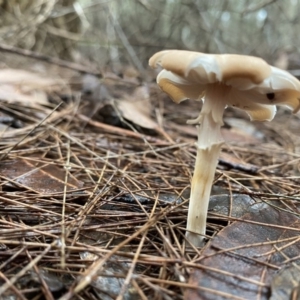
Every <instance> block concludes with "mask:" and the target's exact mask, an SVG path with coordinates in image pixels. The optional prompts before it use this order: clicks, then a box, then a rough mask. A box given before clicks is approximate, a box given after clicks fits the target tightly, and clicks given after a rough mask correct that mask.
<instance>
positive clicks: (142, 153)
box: [0, 55, 300, 300]
mask: <svg viewBox="0 0 300 300" xmlns="http://www.w3.org/2000/svg"><path fill="white" fill-rule="evenodd" d="M21 60H22V58H21V57H19V56H17V55H11V56H9V58H8V56H5V57H1V61H2V62H3V61H5V63H2V64H1V69H0V99H1V101H0V132H1V139H0V147H1V148H0V151H1V152H0V155H1V161H0V214H1V217H0V245H1V247H0V281H1V286H0V295H1V299H47V300H48V299H60V300H67V299H104V300H106V299H118V300H120V299H128V300H131V299H153V300H160V299H161V300H163V299H166V300H168V299H184V298H185V299H188V300H189V299H269V297H270V295H272V296H271V297H272V299H285V297H287V298H286V299H288V297H290V296H291V295H293V296H295V295H297V294H298V290H299V289H300V286H298V284H299V280H298V279H297V278H299V273H300V271H299V270H300V269H299V267H298V263H299V259H300V256H299V253H300V252H299V250H300V237H299V234H298V232H299V231H300V222H299V200H300V188H299V183H300V134H299V117H300V116H299V114H298V115H297V114H296V115H292V114H291V112H290V111H288V110H286V109H284V108H280V109H279V110H278V113H277V116H276V117H275V119H274V120H273V121H272V122H266V123H258V122H250V121H249V118H248V117H247V116H246V115H245V114H243V113H241V112H239V111H237V110H232V109H227V110H226V112H225V115H224V121H225V125H224V127H223V129H222V134H223V137H224V139H225V143H224V146H223V148H222V154H221V157H220V160H219V165H218V169H217V172H216V176H215V183H214V188H213V191H212V197H211V203H210V210H209V215H208V227H207V243H206V245H205V246H204V247H203V248H202V249H196V248H191V247H188V246H187V243H186V241H185V226H186V218H187V209H188V199H189V191H190V181H191V176H192V172H193V166H194V160H195V154H196V149H195V146H194V143H195V140H196V138H197V132H196V128H195V127H194V126H192V125H187V124H186V121H187V120H188V119H192V118H195V117H197V116H198V113H199V111H200V108H201V103H200V102H195V101H190V100H189V101H186V102H184V103H181V104H180V105H177V104H175V103H172V101H171V100H170V99H169V98H168V97H167V96H166V95H164V94H163V93H162V92H161V91H160V90H159V88H158V87H157V85H156V83H155V74H154V72H153V71H152V70H149V74H147V77H148V78H147V80H145V79H143V78H141V77H140V74H138V73H137V72H136V71H135V70H133V69H132V68H130V67H126V66H124V67H122V68H120V70H121V71H120V74H115V73H113V72H111V71H108V70H101V74H102V76H101V78H97V77H95V76H92V75H86V74H82V73H80V72H76V71H74V70H73V71H72V70H67V69H66V68H62V67H58V66H56V65H53V64H47V63H42V62H41V61H37V60H33V59H29V58H27V59H26V60H25V61H24V58H23V60H22V62H21ZM20 66H22V67H20ZM16 68H17V69H16ZM149 78H150V79H149ZM282 296H283V298H282ZM295 297H297V296H295ZM293 299H296V298H293Z"/></svg>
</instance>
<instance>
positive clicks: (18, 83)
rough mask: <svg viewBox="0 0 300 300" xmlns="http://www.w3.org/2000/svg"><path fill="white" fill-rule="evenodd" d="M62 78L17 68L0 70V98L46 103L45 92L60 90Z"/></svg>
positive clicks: (12, 100)
mask: <svg viewBox="0 0 300 300" xmlns="http://www.w3.org/2000/svg"><path fill="white" fill-rule="evenodd" d="M63 85H64V82H63V81H62V80H57V79H52V78H47V77H42V76H41V75H40V74H36V73H32V72H28V71H25V70H18V69H2V70H0V100H2V101H3V100H5V101H8V102H26V103H30V104H32V103H39V104H47V103H48V100H47V92H50V91H58V90H61V87H62V86H63Z"/></svg>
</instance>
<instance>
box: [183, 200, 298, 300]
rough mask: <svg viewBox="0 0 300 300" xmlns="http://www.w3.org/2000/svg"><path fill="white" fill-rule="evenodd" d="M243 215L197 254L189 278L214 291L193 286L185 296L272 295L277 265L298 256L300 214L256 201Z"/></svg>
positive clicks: (245, 296) (262, 297)
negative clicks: (299, 216) (218, 293)
mask: <svg viewBox="0 0 300 300" xmlns="http://www.w3.org/2000/svg"><path fill="white" fill-rule="evenodd" d="M241 220H243V221H236V222H233V223H232V224H231V225H230V226H228V227H226V228H225V229H223V230H222V231H221V232H220V233H219V234H218V235H217V236H216V237H215V238H214V239H213V240H212V241H211V242H210V243H209V245H208V247H207V248H206V249H205V250H204V251H203V253H202V256H201V258H200V259H198V263H199V264H198V269H196V270H195V272H194V273H192V274H191V277H190V284H193V285H195V286H198V287H201V288H208V289H210V292H208V291H203V290H189V291H188V292H187V293H186V295H185V296H186V297H185V299H189V300H196V299H213V300H218V299H228V298H226V297H223V296H220V295H217V294H216V293H215V291H217V292H223V293H226V294H228V295H231V298H230V299H249V300H251V299H268V298H269V293H270V283H271V280H272V277H273V276H274V274H275V273H276V271H277V270H278V269H280V268H281V267H282V266H284V265H285V264H286V259H291V260H292V259H297V258H298V255H299V251H300V241H299V239H298V238H297V236H298V235H299V231H300V220H299V218H297V217H296V216H294V215H292V214H290V213H288V212H284V211H281V210H277V209H275V208H272V207H270V206H269V205H267V204H265V203H258V204H256V205H254V206H252V208H251V211H250V212H249V213H248V214H246V215H244V216H243V217H242V218H241ZM247 221H249V222H247ZM295 229H296V230H295ZM288 238H290V240H288V241H285V242H280V241H279V240H283V239H288ZM293 238H294V239H293ZM292 241H293V243H292ZM232 248H237V249H235V250H234V249H233V250H230V249H232Z"/></svg>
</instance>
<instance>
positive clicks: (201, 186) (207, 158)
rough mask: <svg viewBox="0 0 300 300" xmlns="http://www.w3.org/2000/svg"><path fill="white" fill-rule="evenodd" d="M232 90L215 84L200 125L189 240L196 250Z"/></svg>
mask: <svg viewBox="0 0 300 300" xmlns="http://www.w3.org/2000/svg"><path fill="white" fill-rule="evenodd" d="M228 90H229V88H228V87H227V86H225V85H221V84H213V85H211V87H210V88H209V89H208V90H207V93H206V96H205V100H204V104H203V107H202V111H201V114H200V116H199V118H198V120H200V122H201V125H200V126H197V130H198V142H197V144H196V147H197V157H196V163H195V170H194V175H193V178H192V187H191V196H190V203H189V211H188V220H187V232H186V238H187V240H188V241H189V242H190V243H191V244H193V245H194V246H196V247H200V246H202V245H203V240H204V237H205V229H206V218H207V210H208V203H209V198H210V193H211V188H212V184H213V180H214V176H215V171H216V168H217V164H218V158H219V155H220V151H221V147H222V144H223V139H222V136H221V132H220V128H221V126H222V125H223V122H222V117H223V112H224V109H225V107H226V103H225V102H224V100H223V99H224V98H225V97H224V96H225V94H226V93H227V91H228Z"/></svg>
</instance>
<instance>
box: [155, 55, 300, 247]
mask: <svg viewBox="0 0 300 300" xmlns="http://www.w3.org/2000/svg"><path fill="white" fill-rule="evenodd" d="M149 65H150V66H151V67H152V68H156V67H158V66H161V67H162V68H163V70H162V71H161V72H160V73H159V75H158V76H157V83H158V85H159V86H160V88H161V89H162V90H163V91H164V92H166V93H167V94H168V95H169V96H170V97H171V98H172V99H173V101H174V102H176V103H180V102H181V101H183V100H186V99H195V100H200V99H202V100H203V105H202V109H201V112H200V114H199V117H198V118H197V119H195V120H189V121H188V123H189V124H201V125H199V126H197V128H198V141H197V143H196V146H197V157H196V164H195V170H194V174H193V178H192V184H191V195H190V203H189V211H188V219H187V232H186V237H187V240H188V241H189V242H190V243H192V244H193V245H195V246H197V247H198V246H201V245H202V244H203V239H204V237H205V229H206V217H207V209H208V202H209V198H210V193H211V187H212V183H213V179H214V175H215V170H216V167H217V164H218V157H219V154H220V151H221V147H222V144H223V139H222V136H221V133H220V128H221V126H222V125H223V121H222V119H223V112H224V109H225V108H226V107H227V106H231V107H236V108H238V109H242V110H244V111H245V112H247V113H248V114H249V116H250V118H251V120H259V121H266V120H268V121H271V120H272V119H273V117H274V116H275V114H276V105H286V106H288V107H289V108H291V109H292V110H293V112H297V111H298V110H299V108H300V83H299V81H298V80H297V79H296V78H295V77H294V76H292V75H291V74H290V73H288V72H286V71H283V70H280V69H278V68H275V67H273V66H270V65H268V64H267V63H266V62H265V61H264V60H263V59H261V58H258V57H253V56H243V55H232V54H224V55H212V54H203V53H198V52H191V51H181V50H166V51H161V52H158V53H156V54H154V55H153V56H152V57H151V58H150V61H149Z"/></svg>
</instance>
